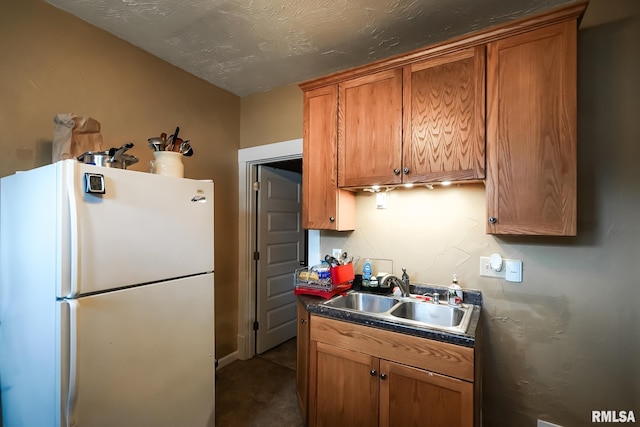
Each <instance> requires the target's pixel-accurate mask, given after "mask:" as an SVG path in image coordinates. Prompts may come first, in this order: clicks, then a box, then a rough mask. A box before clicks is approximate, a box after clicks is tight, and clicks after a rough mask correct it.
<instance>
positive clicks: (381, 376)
mask: <svg viewBox="0 0 640 427" xmlns="http://www.w3.org/2000/svg"><path fill="white" fill-rule="evenodd" d="M380 379H381V380H386V379H387V374H385V373H384V372H383V373H381V374H380Z"/></svg>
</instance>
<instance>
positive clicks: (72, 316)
mask: <svg viewBox="0 0 640 427" xmlns="http://www.w3.org/2000/svg"><path fill="white" fill-rule="evenodd" d="M66 303H67V305H68V306H69V390H68V394H67V402H66V403H67V404H66V417H65V418H66V420H67V423H66V427H75V426H77V422H76V413H75V411H76V401H77V397H78V396H77V393H78V377H77V375H78V373H77V361H78V328H77V326H78V302H77V301H76V300H66Z"/></svg>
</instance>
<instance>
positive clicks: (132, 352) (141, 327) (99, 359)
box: [0, 160, 215, 427]
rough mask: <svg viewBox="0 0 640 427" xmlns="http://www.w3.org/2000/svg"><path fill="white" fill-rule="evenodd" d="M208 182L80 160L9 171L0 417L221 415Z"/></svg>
mask: <svg viewBox="0 0 640 427" xmlns="http://www.w3.org/2000/svg"><path fill="white" fill-rule="evenodd" d="M213 196H214V193H213V182H211V181H198V180H191V179H183V178H173V177H167V176H159V175H153V174H149V173H143V172H135V171H128V170H122V169H112V168H103V167H97V166H92V165H86V164H81V163H78V162H77V161H75V160H64V161H60V162H57V163H54V164H52V165H48V166H43V167H40V168H37V169H33V170H31V171H27V172H22V173H16V174H15V175H11V176H8V177H4V178H2V179H1V180H0V391H1V393H2V419H3V426H4V427H18V426H19V427H45V426H56V427H57V426H61V427H62V426H64V427H68V426H78V427H94V426H101V427H115V426H117V427H144V426H148V427H162V426H167V427H169V426H171V427H175V426H188V427H199V426H213V425H214V421H215V416H214V408H215V403H214V394H215V391H214V390H215V384H214V381H215V380H214V379H215V355H214V309H213V307H214V279H213V270H214V262H213V260H214V245H213Z"/></svg>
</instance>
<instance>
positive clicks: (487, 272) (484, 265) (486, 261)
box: [480, 256, 506, 279]
mask: <svg viewBox="0 0 640 427" xmlns="http://www.w3.org/2000/svg"><path fill="white" fill-rule="evenodd" d="M505 275H506V274H505V268H504V266H502V269H501V270H500V271H495V270H493V269H492V268H491V259H490V258H489V257H488V256H481V257H480V276H483V277H496V278H498V279H504V278H505Z"/></svg>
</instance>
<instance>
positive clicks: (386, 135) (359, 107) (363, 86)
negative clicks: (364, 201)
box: [338, 68, 402, 187]
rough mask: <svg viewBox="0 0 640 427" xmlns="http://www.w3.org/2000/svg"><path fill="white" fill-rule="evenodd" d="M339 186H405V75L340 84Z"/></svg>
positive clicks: (386, 73)
mask: <svg viewBox="0 0 640 427" xmlns="http://www.w3.org/2000/svg"><path fill="white" fill-rule="evenodd" d="M339 88H340V99H339V101H338V186H339V187H358V186H370V185H374V184H377V185H383V184H386V185H392V184H400V183H402V69H401V68H395V69H391V70H385V71H380V72H377V73H373V74H370V75H366V76H363V77H359V78H355V79H351V80H347V81H344V82H341V83H339Z"/></svg>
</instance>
